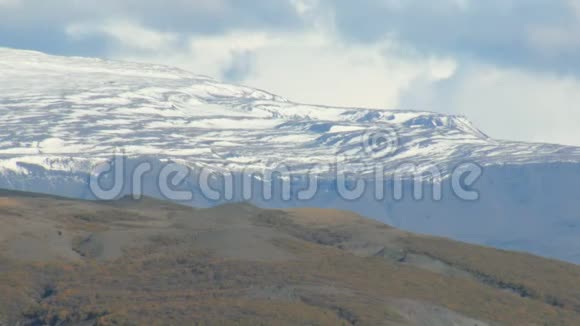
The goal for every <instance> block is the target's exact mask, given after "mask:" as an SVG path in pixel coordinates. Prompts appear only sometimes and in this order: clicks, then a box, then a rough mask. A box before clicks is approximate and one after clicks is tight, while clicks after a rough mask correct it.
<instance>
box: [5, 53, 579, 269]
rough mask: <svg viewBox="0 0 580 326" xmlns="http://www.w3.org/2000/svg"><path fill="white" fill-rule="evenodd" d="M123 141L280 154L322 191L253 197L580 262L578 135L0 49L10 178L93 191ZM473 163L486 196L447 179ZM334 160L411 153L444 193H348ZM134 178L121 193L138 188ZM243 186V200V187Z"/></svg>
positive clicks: (156, 166)
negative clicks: (541, 134)
mask: <svg viewBox="0 0 580 326" xmlns="http://www.w3.org/2000/svg"><path fill="white" fill-rule="evenodd" d="M497 118H498V119H501V117H497ZM514 128H518V126H514ZM120 151H122V152H123V153H124V154H123V155H124V157H125V158H126V162H125V163H126V165H127V166H128V168H129V169H130V168H131V167H136V166H138V165H139V164H140V163H142V162H149V163H151V164H152V165H153V170H154V171H159V170H161V169H162V167H163V165H164V164H167V162H177V163H179V164H181V165H182V166H187V167H188V168H190V169H191V170H192V171H199V170H200V169H212V170H214V171H228V172H231V173H232V174H233V175H234V176H242V175H244V174H247V173H248V172H249V171H263V170H264V169H265V168H267V167H271V166H273V165H280V164H282V165H284V166H285V167H287V169H288V170H290V171H291V172H292V174H293V175H295V176H305V175H307V174H311V173H316V174H317V175H318V176H320V187H319V189H318V190H319V191H318V192H317V193H316V194H315V195H314V196H313V197H312V198H309V199H308V200H298V199H295V200H289V201H288V200H283V199H282V198H278V197H276V196H274V197H273V198H272V199H264V198H263V196H255V197H253V198H250V200H252V201H253V202H254V203H255V204H258V205H261V206H267V207H288V206H318V207H333V208H339V209H347V210H353V211H356V212H358V213H360V214H363V215H366V216H369V217H373V218H376V219H379V220H382V221H384V222H386V223H389V224H391V225H394V226H396V227H399V228H402V229H405V230H409V231H414V232H419V233H425V234H431V235H437V236H446V237H451V238H454V239H458V240H463V241H468V242H472V243H477V244H484V245H489V246H494V247H498V248H504V249H512V250H520V251H526V252H531V253H535V254H539V255H543V256H547V257H552V258H557V259H562V260H567V261H571V262H575V263H580V190H579V189H578V186H579V185H580V148H577V147H569V146H560V145H551V144H532V143H522V142H513V141H504V140H496V139H492V138H490V137H488V136H486V135H485V134H484V133H483V132H481V131H479V130H478V129H477V128H476V127H475V126H474V125H473V124H472V123H471V122H469V121H468V120H467V119H466V118H465V117H462V116H450V115H444V114H440V113H434V112H419V111H409V110H407V111H403V110H382V109H366V108H340V107H328V106H320V105H307V104H300V103H295V102H292V101H290V100H288V99H285V98H283V97H280V96H277V95H274V94H271V93H268V92H266V91H262V90H258V89H254V88H249V87H243V86H238V85H231V84H226V83H222V82H219V81H216V80H214V79H212V78H209V77H206V76H200V75H195V74H191V73H189V72H186V71H183V70H179V69H175V68H170V67H166V66H159V65H149V64H138V63H126V62H115V61H105V60H100V59H89V58H77V57H57V56H50V55H46V54H42V53H38V52H31V51H22V50H14V49H5V48H0V188H7V189H16V190H23V191H32V192H44V193H51V194H55V195H62V196H68V197H74V198H83V199H95V198H94V197H95V196H94V193H93V192H91V189H90V187H89V179H90V178H89V175H90V174H91V173H92V172H93V171H94V168H95V166H97V165H99V164H101V163H103V162H107V161H110V160H112V156H113V155H114V153H119V152H120ZM466 163H469V164H476V165H477V166H480V167H481V168H482V171H483V174H482V175H481V177H480V178H479V179H477V181H476V182H475V184H473V185H471V186H470V189H472V190H476V191H477V192H478V193H479V199H477V200H465V199H464V198H460V196H457V194H456V193H455V192H454V191H453V189H452V186H451V185H452V184H453V182H451V181H450V180H451V179H452V178H451V176H452V174H453V171H454V169H455V168H456V167H458V166H461V165H462V164H466ZM337 165H338V166H340V167H341V168H342V169H345V170H347V171H349V172H353V174H356V175H358V178H362V179H365V180H367V181H370V182H371V184H373V185H376V183H381V184H385V185H392V183H393V175H394V172H393V171H397V170H398V169H399V168H400V167H403V166H409V165H413V166H415V167H417V174H418V175H422V176H423V174H421V173H422V172H426V174H425V175H427V176H429V175H432V173H430V172H432V171H434V170H433V169H435V170H436V171H438V172H439V174H437V175H436V176H435V177H430V178H428V177H425V180H427V182H433V183H436V184H441V185H442V189H443V190H442V200H436V199H434V198H433V196H424V198H422V199H420V200H417V199H415V198H413V196H411V194H410V193H407V194H405V196H404V197H403V199H400V200H398V199H397V198H393V196H389V195H386V196H384V198H380V199H377V198H376V197H377V196H376V193H374V192H373V191H371V190H369V191H366V192H364V193H363V194H362V195H361V196H359V198H357V199H355V200H349V199H348V198H343V197H342V196H339V195H338V194H337V191H336V188H337V180H336V176H337V174H336V173H331V171H330V170H328V171H326V170H325V169H324V168H322V167H324V166H330V167H333V166H334V167H336V166H337ZM377 166H380V167H381V168H382V169H384V170H383V172H384V173H382V175H383V177H384V180H379V181H377V173H376V167H377ZM349 169H350V170H349ZM194 174H195V173H194ZM192 180H193V178H192ZM236 180H237V179H236ZM256 180H257V182H258V183H259V182H263V183H266V182H269V180H264V179H263V178H262V179H260V178H259V177H256ZM291 180H292V181H291V183H292V182H296V183H297V184H298V183H300V182H303V181H294V180H295V178H292V179H291ZM296 180H297V179H296ZM127 181H128V182H127V185H126V187H124V188H123V194H127V193H130V192H133V190H132V188H131V186H132V185H134V182H129V181H130V180H127ZM158 183H159V175H158V173H155V172H151V173H146V174H144V176H143V182H142V184H143V192H144V194H145V195H150V196H157V197H160V196H161V197H162V193H161V191H160V189H159V187H158ZM404 183H405V184H406V185H407V186H408V187H405V188H404V189H411V188H412V186H413V185H414V183H413V180H411V178H410V177H406V178H405V181H404ZM176 187H182V188H190V189H192V190H195V191H194V197H193V199H191V200H188V203H189V204H192V205H199V206H208V205H215V204H218V203H220V202H222V201H223V200H220V199H208V198H205V197H203V196H200V195H199V194H197V193H196V191H197V190H199V185H198V184H195V182H194V181H191V180H189V181H186V182H185V183H183V184H180V185H176ZM218 187H219V186H218ZM369 188H372V189H374V186H372V187H369ZM425 188H426V189H427V188H430V187H429V185H427V186H426V187H425ZM238 190H239V189H238V188H235V189H234V194H233V197H234V200H241V199H243V198H242V197H241V195H240V194H237V192H238ZM387 192H388V187H387Z"/></svg>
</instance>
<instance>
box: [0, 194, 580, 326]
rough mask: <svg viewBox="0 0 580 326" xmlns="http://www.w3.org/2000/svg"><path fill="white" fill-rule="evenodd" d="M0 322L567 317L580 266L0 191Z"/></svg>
mask: <svg viewBox="0 0 580 326" xmlns="http://www.w3.org/2000/svg"><path fill="white" fill-rule="evenodd" d="M0 223H1V226H2V227H1V228H0V262H1V263H0V269H1V271H2V272H1V274H0V324H7V325H79V324H82V325H114V324H121V325H126V324H135V325H141V324H149V325H162V324H174V325H185V324H191V321H192V320H194V321H196V322H197V323H198V324H212V325H214V324H226V323H232V322H235V323H237V324H242V325H256V324H276V325H284V324H287V325H296V324H302V325H304V324H308V325H466V326H468V325H469V326H473V325H480V326H482V325H578V324H579V323H580V267H577V266H576V265H570V264H566V263H562V262H557V261H552V260H547V259H543V258H538V257H535V256H531V255H527V254H519V253H512V252H505V251H498V250H495V249H490V248H484V247H478V246H473V245H468V244H463V243H458V242H453V241H450V240H446V239H441V238H434V237H425V236H417V235H413V234H410V233H407V232H403V231H399V230H396V229H393V228H391V227H388V226H386V225H384V224H381V223H378V222H374V221H371V220H367V219H364V218H361V217H359V216H358V215H356V214H353V213H347V212H341V211H335V210H322V209H288V210H266V209H259V208H256V207H254V206H252V205H249V204H231V205H223V206H219V207H215V208H211V209H194V208H189V207H185V206H178V205H175V204H171V203H167V202H161V201H157V200H152V199H144V200H141V201H133V200H129V199H123V200H120V201H115V202H102V203H97V202H84V201H75V200H67V199H61V198H57V197H48V196H43V195H35V194H26V193H15V192H9V191H3V192H0Z"/></svg>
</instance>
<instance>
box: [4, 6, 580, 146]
mask: <svg viewBox="0 0 580 326" xmlns="http://www.w3.org/2000/svg"><path fill="white" fill-rule="evenodd" d="M0 46H4V47H12V48H22V49H33V50H39V51H43V52H47V53H52V54H62V55H82V56H98V57H103V58H112V59H121V60H132V61H144V62H155V63H162V64H168V65H174V66H179V67H182V68H185V69H187V70H190V71H192V72H195V73H200V74H206V75H211V76H213V77H216V78H218V79H222V80H225V81H230V82H235V83H241V84H245V85H249V86H255V87H259V88H263V89H266V90H269V91H271V92H274V93H278V94H280V95H282V96H284V97H287V98H290V99H292V100H295V101H301V102H308V103H319V104H328V105H340V106H365V107H380V108H393V109H395V108H396V109H417V110H430V111H439V112H444V113H454V114H465V115H466V116H467V117H468V118H470V119H471V120H472V121H474V122H475V123H476V124H477V125H478V126H479V127H480V128H481V129H482V130H483V131H485V132H486V133H488V134H489V135H491V136H494V137H497V138H504V139H514V140H526V141H539V142H553V143H563V144H573V145H580V128H579V127H580V107H579V104H580V0H485V1H482V0H435V1H424V0H357V1H355V0H334V1H332V0H125V1H121V0H99V1H96V0H94V1H93V0H51V1H46V0H0Z"/></svg>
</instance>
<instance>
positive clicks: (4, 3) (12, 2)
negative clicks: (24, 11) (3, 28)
mask: <svg viewBox="0 0 580 326" xmlns="http://www.w3.org/2000/svg"><path fill="white" fill-rule="evenodd" d="M19 4H20V0H0V7H14V6H17V5H19Z"/></svg>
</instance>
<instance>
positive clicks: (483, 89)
mask: <svg viewBox="0 0 580 326" xmlns="http://www.w3.org/2000/svg"><path fill="white" fill-rule="evenodd" d="M402 103H403V104H404V105H405V106H408V107H414V108H431V109H436V110H439V111H444V112H449V113H456V114H465V115H467V116H468V117H469V118H470V119H471V120H472V121H474V122H475V123H476V125H478V126H479V127H480V128H481V129H482V130H483V131H484V132H486V133H488V134H489V135H490V136H492V137H497V138H502V139H512V140H522V141H535V142H551V143H560V144H569V145H580V130H578V125H580V107H579V106H580V81H578V80H576V79H573V78H561V77H556V76H549V75H545V74H537V73H529V72H523V71H519V70H514V69H500V68H497V67H493V66H490V65H477V64H475V65H470V66H469V67H465V68H464V69H463V70H462V71H461V73H459V74H457V75H455V76H454V77H453V78H452V79H449V80H446V81H443V82H436V83H428V82H423V83H417V84H415V85H413V87H411V88H409V90H408V91H407V92H406V94H405V95H404V96H403V99H402Z"/></svg>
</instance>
